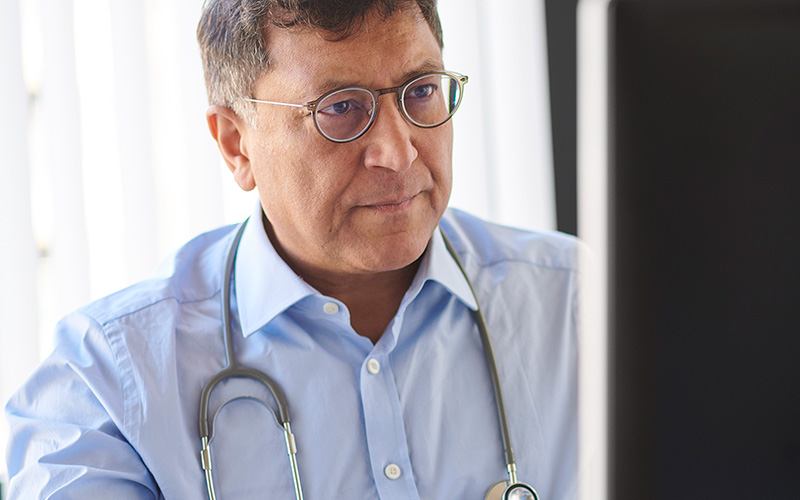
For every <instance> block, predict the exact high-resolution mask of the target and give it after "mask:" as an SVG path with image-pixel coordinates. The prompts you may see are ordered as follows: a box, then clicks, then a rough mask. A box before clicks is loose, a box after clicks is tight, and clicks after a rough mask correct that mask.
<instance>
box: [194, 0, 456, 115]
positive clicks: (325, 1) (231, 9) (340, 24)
mask: <svg viewBox="0 0 800 500" xmlns="http://www.w3.org/2000/svg"><path fill="white" fill-rule="evenodd" d="M415 3H416V5H417V6H418V7H419V9H420V11H421V12H422V16H423V17H424V19H425V21H426V22H427V23H428V25H429V26H430V28H431V31H433V34H434V36H435V37H436V40H437V41H438V42H439V47H442V46H443V41H442V27H441V22H440V20H439V14H438V11H437V9H436V0H346V1H335V0H206V2H205V4H204V5H203V13H202V16H201V18H200V23H199V24H198V26H197V41H198V42H199V44H200V52H201V55H202V58H203V72H204V74H205V80H206V90H207V91H208V100H209V103H210V104H218V105H222V106H227V107H230V108H232V109H233V110H234V111H235V112H236V113H237V114H238V115H240V116H242V117H243V118H244V119H245V120H247V121H248V123H250V124H251V125H252V124H253V123H254V122H255V113H254V108H253V106H252V105H251V103H246V102H242V101H239V100H237V99H239V98H242V97H252V95H251V94H252V89H253V85H254V84H255V82H256V81H257V80H258V79H259V78H260V77H261V75H263V74H264V72H265V71H267V70H268V68H269V55H268V54H269V48H268V47H267V41H266V31H265V28H266V26H267V23H271V24H272V25H274V26H276V27H279V28H290V27H293V26H299V27H308V28H312V29H317V30H322V31H326V32H328V33H329V34H330V35H331V39H332V40H341V39H344V38H347V37H348V36H350V35H352V34H353V33H354V32H356V31H357V30H358V29H359V27H360V25H361V23H363V22H364V19H365V18H366V15H367V14H368V13H371V12H373V11H374V12H377V13H378V14H379V15H380V16H383V18H384V19H385V18H388V17H389V16H391V15H392V14H393V13H394V12H396V11H397V10H398V9H401V8H403V7H407V6H409V5H414V4H415Z"/></svg>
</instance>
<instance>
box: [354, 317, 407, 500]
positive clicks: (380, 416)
mask: <svg viewBox="0 0 800 500" xmlns="http://www.w3.org/2000/svg"><path fill="white" fill-rule="evenodd" d="M398 319H400V318H399V317H398V318H396V321H395V324H394V325H393V328H399V323H400V321H397V320H398ZM381 346H382V344H380V343H379V344H378V346H376V348H375V349H373V351H372V352H371V353H370V354H369V355H368V356H367V358H366V359H365V360H364V363H363V364H362V366H361V383H360V386H361V399H362V404H363V407H364V422H365V427H366V434H367V448H368V453H369V459H370V465H371V467H372V474H373V477H374V478H375V486H376V488H377V490H378V496H379V498H381V500H401V499H402V500H407V499H411V500H419V493H418V491H417V485H416V482H415V481H414V472H413V469H412V468H411V458H410V454H409V450H408V439H407V438H406V430H405V423H404V421H403V409H402V406H401V405H400V397H399V394H398V391H397V385H396V383H395V377H394V374H393V373H392V366H391V363H390V359H389V353H388V352H385V351H383V350H382V349H381Z"/></svg>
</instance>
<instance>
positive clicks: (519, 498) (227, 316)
mask: <svg viewBox="0 0 800 500" xmlns="http://www.w3.org/2000/svg"><path fill="white" fill-rule="evenodd" d="M246 225H247V220H245V221H244V222H242V223H241V224H240V225H239V229H238V230H237V231H236V235H235V236H234V238H233V242H232V243H231V246H230V249H229V250H228V255H227V257H226V259H225V271H224V274H223V275H222V279H223V286H222V293H221V294H220V297H221V307H222V334H223V338H224V341H225V361H226V366H225V368H223V369H222V370H221V371H219V372H218V373H217V374H215V375H214V376H213V377H211V379H210V380H209V381H208V382H207V383H206V385H205V387H204V388H203V393H202V395H201V396H200V415H199V417H200V441H201V443H202V450H201V451H200V462H201V466H202V468H203V472H204V474H205V478H206V485H207V487H208V498H209V499H210V500H217V494H216V491H215V489H214V477H213V475H212V472H211V440H212V439H213V437H214V423H215V421H216V416H217V415H218V414H219V411H220V410H221V409H222V407H224V406H225V405H227V404H228V403H231V402H233V401H237V400H241V399H255V400H256V401H258V402H260V403H261V404H263V405H264V406H265V407H266V408H268V409H269V410H270V412H271V413H272V414H273V416H275V418H276V420H277V421H278V423H279V425H280V427H281V428H282V429H283V435H284V438H285V441H286V451H287V454H288V455H289V466H290V467H291V471H292V482H293V483H294V491H295V498H296V500H303V488H302V486H301V484H300V472H299V470H298V467H297V445H296V444H295V438H294V434H292V426H291V418H290V417H289V406H288V404H287V403H286V397H285V396H284V394H283V391H281V389H280V387H279V386H278V384H277V383H276V382H275V381H274V380H272V379H271V378H270V377H269V376H268V375H267V374H265V373H263V372H261V371H259V370H256V369H254V368H249V367H246V366H243V365H240V364H239V363H238V362H237V361H236V356H235V355H234V352H233V333H232V328H231V308H230V303H231V293H230V288H231V280H232V271H233V263H234V261H235V260H236V251H237V249H238V248H239V241H240V240H241V239H242V233H243V232H244V228H245V226H246ZM441 234H442V237H443V239H444V243H445V246H446V247H447V251H448V252H449V253H450V255H451V256H452V257H453V259H454V260H455V261H456V264H458V268H459V269H460V270H461V274H463V275H464V279H466V280H467V285H468V286H469V289H470V292H471V293H472V296H473V297H474V298H475V303H476V304H477V305H478V306H477V308H476V309H475V310H474V311H472V317H473V319H474V320H475V323H476V324H477V326H478V331H479V332H480V336H481V343H482V344H483V352H484V355H485V357H486V363H487V365H488V366H489V374H490V376H491V378H492V386H493V387H494V396H495V404H496V406H497V415H498V417H499V421H500V435H501V437H502V440H503V449H504V452H505V462H506V470H507V471H508V480H503V481H499V482H497V483H495V484H494V485H492V487H491V488H489V490H488V492H487V493H486V497H485V500H538V499H539V496H538V495H537V494H536V491H535V490H534V489H533V488H532V487H531V486H529V485H527V484H525V483H521V482H518V481H517V465H516V459H515V458H514V449H513V447H512V446H511V435H510V434H509V429H508V418H507V417H506V407H505V403H504V402H503V391H502V388H501V386H500V378H499V376H498V372H497V363H496V361H495V357H494V349H493V348H492V341H491V339H490V338H489V332H488V329H487V326H486V319H485V318H484V317H483V313H482V312H481V308H480V305H479V304H478V297H477V296H476V295H475V290H474V289H473V288H472V283H471V282H470V280H469V278H468V277H467V273H466V272H465V271H464V266H463V265H462V264H461V260H460V259H459V258H458V255H457V254H456V252H455V250H454V249H453V246H452V244H451V243H450V240H449V239H448V238H447V236H446V235H445V234H444V231H441ZM231 378H244V379H250V380H254V381H256V382H259V383H261V384H262V385H263V386H264V387H266V388H267V389H268V390H269V392H270V394H272V397H273V399H274V400H275V404H276V406H277V407H278V413H277V415H276V414H275V412H274V410H272V407H271V406H269V405H268V404H267V403H266V402H264V401H261V400H260V399H257V398H254V397H252V396H237V397H234V398H232V399H229V400H227V401H226V402H225V403H223V404H222V406H221V407H220V408H219V409H218V410H217V412H216V413H215V414H214V416H213V417H211V416H210V415H209V411H208V406H209V402H210V400H211V393H212V392H213V391H214V388H215V387H216V386H217V385H218V384H219V383H220V382H222V381H223V380H227V379H231Z"/></svg>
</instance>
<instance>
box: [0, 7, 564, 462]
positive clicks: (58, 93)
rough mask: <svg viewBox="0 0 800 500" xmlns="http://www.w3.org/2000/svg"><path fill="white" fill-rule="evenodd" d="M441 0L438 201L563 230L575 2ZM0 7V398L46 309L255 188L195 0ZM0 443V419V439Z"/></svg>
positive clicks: (29, 354)
mask: <svg viewBox="0 0 800 500" xmlns="http://www.w3.org/2000/svg"><path fill="white" fill-rule="evenodd" d="M439 4H440V7H439V10H440V15H441V17H442V23H443V26H444V36H445V54H444V56H445V65H446V68H447V69H449V70H453V71H457V72H460V73H463V74H467V75H469V77H470V82H469V84H468V86H467V88H466V91H465V92H466V94H465V99H464V102H463V103H462V107H461V109H460V110H459V112H458V115H457V117H456V118H455V130H456V139H455V142H456V144H455V148H454V149H455V153H454V159H453V166H454V178H455V180H454V188H453V195H452V198H451V205H452V206H454V207H458V208H462V209H465V210H468V211H470V212H472V213H475V214H477V215H479V216H482V217H484V218H486V219H489V220H493V221H496V222H499V223H503V224H509V225H514V226H518V227H525V228H532V229H544V230H550V229H561V230H563V231H567V232H571V233H574V232H575V227H576V216H575V152H574V143H575V130H574V129H575V117H574V114H575V109H574V108H575V104H574V94H575V75H574V71H575V70H574V65H575V55H574V51H575V19H574V16H575V4H576V0H560V1H556V0H547V1H544V0H499V1H496V2H492V3H491V6H490V4H489V3H488V2H483V1H480V0H441V1H440V2H439ZM0 5H2V7H3V8H2V11H3V15H2V16H0V68H2V70H0V71H1V72H0V91H2V95H3V96H4V106H3V109H4V115H3V119H2V121H0V151H2V154H3V157H4V161H3V163H2V166H0V235H2V236H0V283H1V284H2V289H0V317H2V318H3V321H2V322H0V401H1V402H2V403H3V404H4V403H5V401H7V399H8V398H9V397H10V395H11V393H12V392H13V391H14V390H15V389H16V387H18V386H19V385H20V384H21V383H22V381H23V380H24V379H25V378H26V377H27V376H28V375H29V374H30V372H31V370H32V369H33V368H34V367H35V366H36V365H37V364H38V362H39V361H40V360H41V359H42V357H44V356H46V355H47V353H48V352H49V351H50V350H51V348H52V340H51V339H52V332H53V328H54V326H55V323H56V322H57V321H58V319H59V318H60V317H62V316H63V315H65V314H67V313H68V312H70V311H71V310H73V309H75V308H77V307H79V306H81V305H83V304H85V303H87V302H89V301H91V300H93V299H96V298H99V297H101V296H103V295H106V294H108V293H111V292H113V291H115V290H117V289H119V288H122V287H124V286H126V285H128V284H130V283H133V282H135V281H138V280H141V279H143V278H146V277H148V275H149V274H150V273H151V272H152V271H153V269H154V268H155V267H156V266H157V264H158V263H159V262H160V261H161V260H162V259H164V258H166V257H167V256H168V255H169V254H170V253H171V252H172V251H173V250H175V249H176V248H177V247H178V246H180V245H181V244H182V243H184V242H185V241H187V240H188V239H189V238H191V237H193V236H195V235H196V234H198V233H200V232H203V231H206V230H209V229H212V228H214V227H217V226H219V225H222V224H228V223H236V222H239V221H241V220H243V219H244V218H245V217H246V216H247V215H248V214H249V212H250V211H251V209H252V207H253V204H254V203H256V196H255V194H254V193H244V192H242V191H240V190H239V188H238V187H237V186H236V184H235V183H234V182H233V179H231V178H230V175H229V173H228V171H227V169H226V168H225V167H224V165H223V163H222V162H221V160H220V158H219V153H218V151H217V149H216V145H215V144H214V142H213V140H212V139H211V137H210V135H209V133H208V131H207V129H206V124H205V118H204V112H205V109H206V106H207V101H206V95H205V88H204V84H203V77H202V68H201V63H200V57H199V51H198V49H197V43H196V40H195V28H196V23H197V20H198V18H199V14H200V9H201V6H202V0H133V1H126V2H119V1H112V0H1V1H0ZM548 42H549V43H548ZM548 51H549V53H550V57H549V58H548ZM548 61H549V62H548ZM551 107H552V108H553V109H557V110H558V112H554V113H551ZM554 144H555V149H554ZM6 441H7V427H6V423H5V420H4V419H2V424H1V425H0V449H3V450H4V449H5V444H6ZM4 472H5V461H4V457H3V458H0V476H1V475H2V474H3V473H4Z"/></svg>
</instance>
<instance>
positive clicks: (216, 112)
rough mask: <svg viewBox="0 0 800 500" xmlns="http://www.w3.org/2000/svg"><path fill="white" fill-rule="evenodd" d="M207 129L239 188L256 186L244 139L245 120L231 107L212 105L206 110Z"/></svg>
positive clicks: (249, 188) (245, 188)
mask: <svg viewBox="0 0 800 500" xmlns="http://www.w3.org/2000/svg"><path fill="white" fill-rule="evenodd" d="M206 121H207V122H208V130H209V131H210V132H211V135H212V137H214V140H215V141H217V146H219V151H220V153H222V158H223V159H224V160H225V163H226V164H227V165H228V168H229V169H230V171H231V172H232V173H233V178H234V179H235V180H236V183H237V184H238V185H239V187H240V188H242V189H244V190H245V191H251V190H253V189H254V188H255V187H256V181H255V177H254V176H253V169H252V166H251V164H250V157H249V155H248V152H247V144H246V142H245V140H244V137H245V134H246V132H247V131H248V126H247V124H246V123H245V121H244V120H243V119H242V118H241V117H240V116H239V115H237V114H236V113H235V112H234V111H233V110H232V109H231V108H228V107H225V106H219V105H214V106H211V107H210V108H208V110H206Z"/></svg>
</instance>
